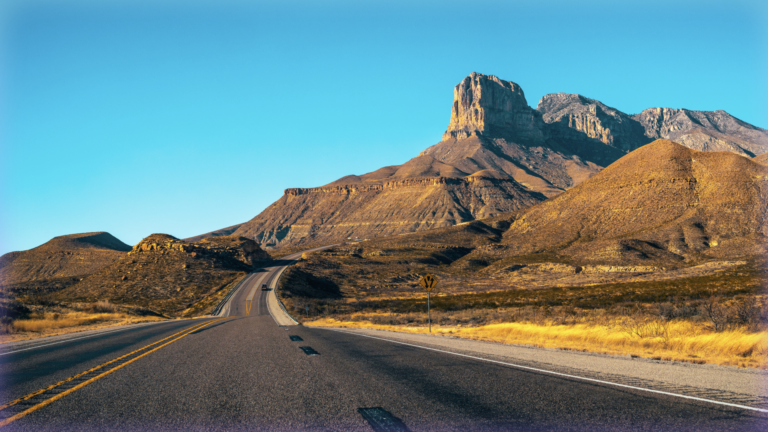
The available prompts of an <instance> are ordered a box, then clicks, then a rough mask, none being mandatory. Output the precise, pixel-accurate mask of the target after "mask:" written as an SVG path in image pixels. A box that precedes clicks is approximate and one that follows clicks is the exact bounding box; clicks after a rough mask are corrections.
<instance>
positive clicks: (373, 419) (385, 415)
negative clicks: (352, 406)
mask: <svg viewBox="0 0 768 432" xmlns="http://www.w3.org/2000/svg"><path fill="white" fill-rule="evenodd" d="M357 412H359V413H360V415H361V416H363V418H364V419H365V421H367V422H368V424H369V425H371V428H373V430H374V431H376V432H411V431H410V429H408V428H407V427H406V426H405V424H403V422H402V421H401V420H400V419H399V418H397V417H395V416H393V415H392V413H390V412H389V411H387V410H385V409H384V408H381V407H375V408H358V409H357Z"/></svg>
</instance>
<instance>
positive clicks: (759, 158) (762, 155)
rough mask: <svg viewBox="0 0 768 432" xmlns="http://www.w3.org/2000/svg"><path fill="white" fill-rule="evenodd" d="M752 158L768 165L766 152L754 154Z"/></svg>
mask: <svg viewBox="0 0 768 432" xmlns="http://www.w3.org/2000/svg"><path fill="white" fill-rule="evenodd" d="M752 160H753V161H755V162H757V163H759V164H763V165H768V153H763V154H761V155H759V156H755V157H753V158H752Z"/></svg>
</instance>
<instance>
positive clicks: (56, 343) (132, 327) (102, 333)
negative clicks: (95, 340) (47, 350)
mask: <svg viewBox="0 0 768 432" xmlns="http://www.w3.org/2000/svg"><path fill="white" fill-rule="evenodd" d="M168 322H169V321H161V322H154V323H142V324H137V325H136V326H131V327H122V328H118V329H112V330H109V331H103V332H98V333H94V334H90V335H88V336H82V337H79V338H71V339H65V340H62V341H59V342H51V343H49V344H44V345H35V346H33V347H29V348H24V349H20V350H16V351H8V352H4V353H0V356H4V355H8V354H13V353H17V352H22V351H29V350H33V349H37V348H43V347H47V346H51V345H58V344H63V343H66V342H72V341H76V340H80V339H88V338H91V337H96V336H103V335H105V334H110V333H115V332H119V331H123V330H133V329H137V328H141V327H145V326H148V325H151V324H163V323H168Z"/></svg>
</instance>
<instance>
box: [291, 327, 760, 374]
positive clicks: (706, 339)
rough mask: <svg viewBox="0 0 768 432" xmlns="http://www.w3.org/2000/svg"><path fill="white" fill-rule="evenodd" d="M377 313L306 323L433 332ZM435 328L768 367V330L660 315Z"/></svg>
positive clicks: (483, 337)
mask: <svg viewBox="0 0 768 432" xmlns="http://www.w3.org/2000/svg"><path fill="white" fill-rule="evenodd" d="M373 316H381V314H376V315H372V316H370V317H368V316H357V318H358V319H356V320H348V321H339V320H336V319H333V318H321V319H317V320H315V321H311V322H306V323H304V324H305V325H307V326H328V327H346V328H373V329H382V330H391V331H400V332H407V333H427V328H426V327H425V326H424V325H423V323H411V324H410V325H409V324H401V325H386V324H375V323H374V322H373V321H374V320H372V319H371V320H369V319H364V318H372V317H373ZM361 318H362V319H361ZM643 327H644V328H643ZM433 333H435V334H449V335H451V336H457V337H462V338H467V339H475V340H485V341H492V342H500V343H505V344H520V345H532V346H537V347H544V348H559V349H568V350H578V351H590V352H598V353H605V354H619V355H632V356H635V357H645V358H652V359H657V360H672V361H686V362H692V363H713V364H719V365H731V366H739V367H754V368H762V369H766V368H768V332H766V331H759V332H752V331H750V330H749V329H747V328H744V327H742V328H733V329H730V330H726V331H722V332H715V331H713V330H712V329H711V326H709V325H708V324H706V323H703V322H699V323H697V322H692V321H671V322H670V321H661V320H657V321H656V322H653V321H646V322H645V323H643V324H640V325H639V326H638V324H637V323H628V322H626V321H625V320H622V319H612V320H609V321H607V322H606V323H604V324H596V323H579V324H558V323H556V322H553V321H541V322H538V323H531V322H515V323H501V324H490V325H484V326H479V327H462V326H461V325H458V326H440V325H438V326H433Z"/></svg>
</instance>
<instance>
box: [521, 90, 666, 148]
mask: <svg viewBox="0 0 768 432" xmlns="http://www.w3.org/2000/svg"><path fill="white" fill-rule="evenodd" d="M536 111H538V112H539V113H541V115H542V118H543V120H544V122H546V123H547V124H548V125H549V126H550V128H549V134H550V136H553V137H554V138H556V139H558V138H559V139H569V140H579V139H582V140H583V139H584V138H591V139H595V140H597V141H600V142H601V143H603V144H605V145H608V146H611V147H614V148H616V149H618V150H620V151H622V152H630V151H632V150H634V149H636V148H638V147H640V146H643V145H645V144H648V143H649V142H651V141H652V140H650V139H648V138H647V137H646V136H645V130H644V128H643V126H642V125H641V124H640V123H639V122H637V121H636V120H634V119H633V118H632V117H630V116H628V115H627V114H624V113H623V112H621V111H619V110H617V109H615V108H611V107H609V106H607V105H604V104H603V103H601V102H599V101H596V100H593V99H589V98H586V97H584V96H581V95H577V94H566V93H552V94H548V95H546V96H544V97H543V98H541V100H540V101H539V104H538V105H537V107H536Z"/></svg>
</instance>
